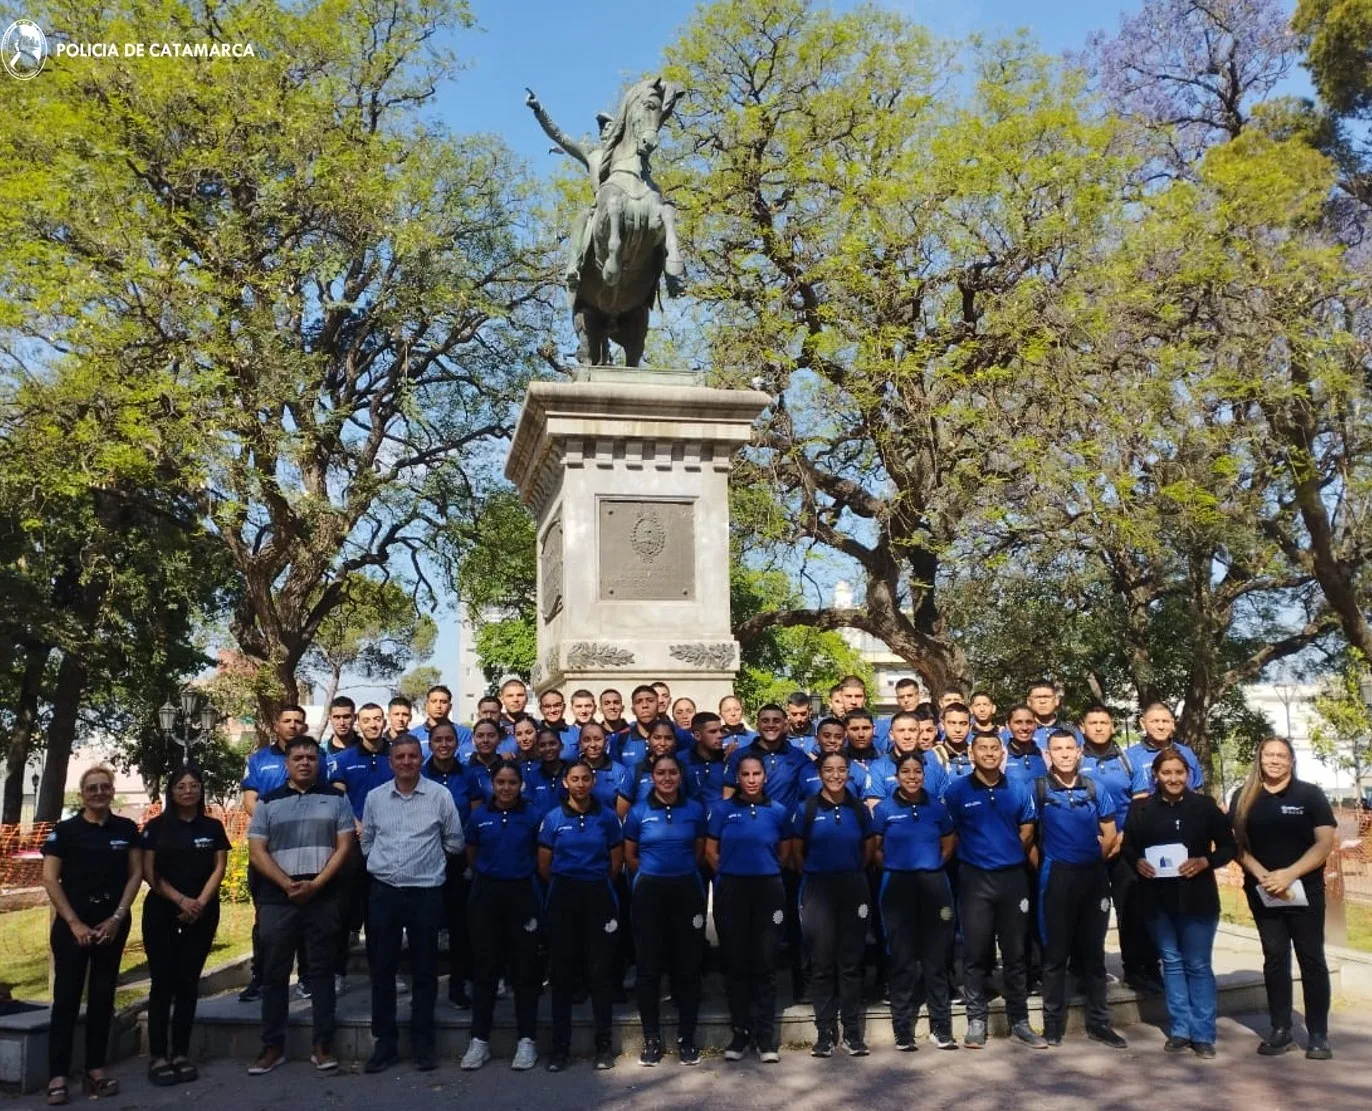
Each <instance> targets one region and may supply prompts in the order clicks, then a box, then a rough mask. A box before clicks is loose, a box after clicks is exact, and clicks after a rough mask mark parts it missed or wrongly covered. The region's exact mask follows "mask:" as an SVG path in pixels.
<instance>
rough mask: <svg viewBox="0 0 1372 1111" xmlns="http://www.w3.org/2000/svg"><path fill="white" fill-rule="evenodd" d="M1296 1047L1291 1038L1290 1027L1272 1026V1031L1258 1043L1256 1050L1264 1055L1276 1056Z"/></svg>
mask: <svg viewBox="0 0 1372 1111" xmlns="http://www.w3.org/2000/svg"><path fill="white" fill-rule="evenodd" d="M1295 1047H1296V1043H1295V1042H1294V1041H1292V1040H1291V1029H1290V1027H1287V1026H1274V1027H1272V1033H1270V1034H1268V1035H1267V1037H1266V1038H1264V1039H1263V1040H1262V1041H1260V1042H1259V1043H1258V1052H1259V1053H1260V1054H1261V1055H1262V1056H1264V1057H1276V1056H1278V1055H1280V1054H1282V1053H1286V1052H1288V1051H1289V1050H1292V1049H1294V1048H1295Z"/></svg>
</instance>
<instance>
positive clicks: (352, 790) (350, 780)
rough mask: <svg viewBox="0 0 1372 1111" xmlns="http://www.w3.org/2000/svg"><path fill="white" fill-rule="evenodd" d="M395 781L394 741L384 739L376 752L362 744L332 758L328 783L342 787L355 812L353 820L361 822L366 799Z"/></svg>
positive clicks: (330, 759)
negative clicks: (378, 788)
mask: <svg viewBox="0 0 1372 1111" xmlns="http://www.w3.org/2000/svg"><path fill="white" fill-rule="evenodd" d="M394 778H395V773H394V772H393V771H391V741H390V739H389V738H383V740H382V742H381V747H380V749H378V750H377V751H376V752H369V751H368V750H367V749H366V748H364V747H363V745H362V742H361V741H359V742H358V743H357V744H355V745H352V746H351V747H349V748H345V749H344V750H343V751H342V752H335V753H334V754H333V755H332V756H331V757H329V782H330V783H341V784H343V793H344V794H346V795H347V796H348V802H349V804H350V805H351V806H352V808H353V816H354V817H356V818H357V819H359V820H361V818H362V808H363V807H364V806H366V804H367V796H368V795H369V794H370V793H371V792H372V791H373V790H375V789H376V788H377V787H380V786H381V785H382V784H383V783H389V782H390V781H391V780H392V779H394Z"/></svg>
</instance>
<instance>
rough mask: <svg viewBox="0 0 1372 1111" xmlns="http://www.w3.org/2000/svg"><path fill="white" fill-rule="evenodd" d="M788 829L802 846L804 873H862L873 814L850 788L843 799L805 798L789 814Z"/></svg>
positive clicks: (809, 874) (870, 834)
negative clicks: (834, 800)
mask: <svg viewBox="0 0 1372 1111" xmlns="http://www.w3.org/2000/svg"><path fill="white" fill-rule="evenodd" d="M791 829H792V831H793V834H794V836H796V837H798V838H800V841H801V844H802V845H803V846H804V849H805V866H804V870H805V874H806V875H807V876H814V875H833V874H834V873H838V872H861V871H862V868H863V862H862V846H863V843H864V842H865V841H866V840H867V838H869V837H871V836H872V815H871V814H870V813H869V812H868V810H867V807H866V806H864V805H863V804H862V800H861V796H859V795H855V794H853V793H852V792H851V791H849V792H847V793H846V794H845V795H844V798H843V801H842V802H837V803H836V802H830V801H829V800H828V799H827V798H825V797H824V796H823V795H816V796H814V798H811V799H806V800H805V801H804V802H802V803H801V804H800V805H799V806H797V807H796V809H795V813H793V814H792V815H791Z"/></svg>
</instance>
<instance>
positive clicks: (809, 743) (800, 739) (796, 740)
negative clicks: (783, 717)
mask: <svg viewBox="0 0 1372 1111" xmlns="http://www.w3.org/2000/svg"><path fill="white" fill-rule="evenodd" d="M786 739H787V740H788V741H790V742H791V747H792V748H798V749H800V751H801V752H803V753H805V755H806V756H813V755H814V754H815V752H816V751H818V750H817V749H816V748H815V745H816V744H818V742H819V738H818V737H816V736H815V730H814V727H813V726H812V727H811V728H810V729H809V730H808V731H806V732H804V733H793V732H791V731H790V730H787V732H786Z"/></svg>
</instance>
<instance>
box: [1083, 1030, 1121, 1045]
mask: <svg viewBox="0 0 1372 1111" xmlns="http://www.w3.org/2000/svg"><path fill="white" fill-rule="evenodd" d="M1086 1036H1087V1037H1088V1038H1090V1039H1091V1040H1092V1041H1093V1042H1100V1044H1101V1045H1108V1046H1109V1047H1110V1048H1111V1049H1128V1048H1129V1043H1128V1042H1127V1041H1125V1040H1124V1039H1123V1038H1121V1037H1120V1036H1119V1035H1118V1034H1117V1033H1115V1031H1114V1030H1112V1029H1111V1028H1110V1027H1108V1026H1088V1027H1087V1028H1086Z"/></svg>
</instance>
